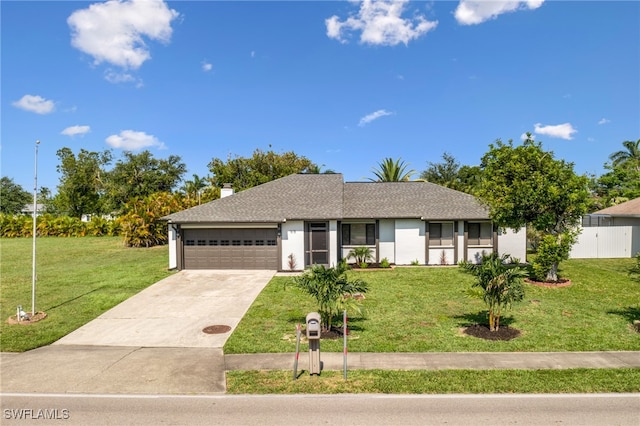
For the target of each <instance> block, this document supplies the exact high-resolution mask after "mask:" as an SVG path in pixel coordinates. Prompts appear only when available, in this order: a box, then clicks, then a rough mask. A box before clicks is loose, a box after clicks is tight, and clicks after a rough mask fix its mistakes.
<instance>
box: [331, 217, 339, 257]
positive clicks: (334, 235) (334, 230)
mask: <svg viewBox="0 0 640 426" xmlns="http://www.w3.org/2000/svg"><path fill="white" fill-rule="evenodd" d="M338 254H339V253H338V221H337V220H330V221H329V266H335V265H337V264H338Z"/></svg>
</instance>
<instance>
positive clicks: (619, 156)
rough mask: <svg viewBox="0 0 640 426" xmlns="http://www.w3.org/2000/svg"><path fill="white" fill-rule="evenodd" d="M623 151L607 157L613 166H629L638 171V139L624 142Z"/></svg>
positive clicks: (639, 149)
mask: <svg viewBox="0 0 640 426" xmlns="http://www.w3.org/2000/svg"><path fill="white" fill-rule="evenodd" d="M622 146H624V147H625V149H626V151H625V150H620V151H617V152H614V153H613V154H611V155H610V156H609V159H610V160H611V162H612V164H613V165H614V166H622V165H630V166H631V167H632V168H633V169H635V170H640V139H638V140H637V141H635V142H634V141H624V142H622Z"/></svg>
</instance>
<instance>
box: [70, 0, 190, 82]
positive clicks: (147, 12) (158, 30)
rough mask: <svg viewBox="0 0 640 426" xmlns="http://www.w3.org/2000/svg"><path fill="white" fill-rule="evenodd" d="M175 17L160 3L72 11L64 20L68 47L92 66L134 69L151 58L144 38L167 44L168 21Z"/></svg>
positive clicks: (141, 0)
mask: <svg viewBox="0 0 640 426" xmlns="http://www.w3.org/2000/svg"><path fill="white" fill-rule="evenodd" d="M178 16H179V14H178V12H176V11H175V10H173V9H169V8H168V7H167V5H166V4H165V3H164V2H163V1H162V0H128V1H119V0H109V1H107V2H104V3H94V4H92V5H90V6H89V7H88V8H87V9H79V10H76V11H75V12H73V13H72V14H71V16H69V18H67V24H69V27H71V45H72V46H73V47H75V48H77V49H79V50H81V51H82V52H84V53H87V54H88V55H91V56H92V57H93V59H94V62H95V64H100V63H102V62H108V63H110V64H112V65H117V66H119V67H122V68H125V69H138V68H140V66H141V65H142V64H143V63H144V62H145V61H146V60H148V59H150V58H151V54H150V52H149V48H148V46H147V45H146V44H145V40H144V38H147V39H149V40H157V41H161V42H164V43H168V42H169V41H170V40H171V33H172V28H171V21H173V20H174V19H175V18H177V17H178Z"/></svg>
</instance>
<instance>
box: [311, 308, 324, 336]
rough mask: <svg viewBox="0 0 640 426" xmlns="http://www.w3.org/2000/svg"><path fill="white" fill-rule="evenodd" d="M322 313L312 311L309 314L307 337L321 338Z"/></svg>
mask: <svg viewBox="0 0 640 426" xmlns="http://www.w3.org/2000/svg"><path fill="white" fill-rule="evenodd" d="M321 324H322V323H321V320H320V314H319V313H317V312H311V313H309V315H307V339H309V340H312V339H319V338H320V332H321V330H320V327H321Z"/></svg>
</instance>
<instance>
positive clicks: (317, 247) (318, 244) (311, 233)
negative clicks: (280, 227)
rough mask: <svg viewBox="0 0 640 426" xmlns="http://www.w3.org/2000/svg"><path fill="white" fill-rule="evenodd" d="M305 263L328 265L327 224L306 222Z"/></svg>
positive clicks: (309, 264)
mask: <svg viewBox="0 0 640 426" xmlns="http://www.w3.org/2000/svg"><path fill="white" fill-rule="evenodd" d="M306 252H307V253H306V254H307V256H306V257H307V265H308V266H311V265H325V266H329V224H328V223H327V222H309V223H307V250H306Z"/></svg>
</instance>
